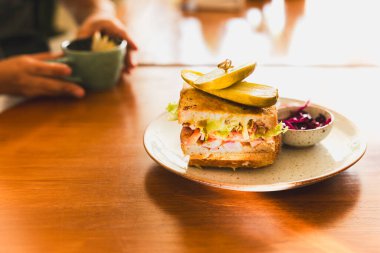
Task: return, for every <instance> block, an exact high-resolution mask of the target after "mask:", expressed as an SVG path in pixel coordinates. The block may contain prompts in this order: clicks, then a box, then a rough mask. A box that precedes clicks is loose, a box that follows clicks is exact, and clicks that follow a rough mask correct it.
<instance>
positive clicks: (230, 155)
mask: <svg viewBox="0 0 380 253" xmlns="http://www.w3.org/2000/svg"><path fill="white" fill-rule="evenodd" d="M178 121H179V123H181V124H182V126H183V128H182V131H181V148H182V151H183V152H184V154H186V155H189V156H190V162H189V165H194V166H211V167H231V168H238V167H250V168H257V167H262V166H266V165H270V164H272V163H273V162H274V161H275V159H276V157H277V155H278V153H279V150H280V143H281V140H280V138H281V137H280V133H281V129H282V127H281V124H278V122H277V109H276V107H275V106H270V107H266V108H256V107H250V106H244V105H240V104H237V103H234V102H230V101H227V100H224V99H221V98H218V97H215V96H212V95H209V94H207V93H205V92H202V91H200V90H197V89H194V88H192V87H191V86H189V85H187V84H185V85H184V87H183V89H182V91H181V97H180V101H179V106H178Z"/></svg>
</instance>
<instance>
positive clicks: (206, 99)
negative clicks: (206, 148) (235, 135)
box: [178, 84, 277, 128]
mask: <svg viewBox="0 0 380 253" xmlns="http://www.w3.org/2000/svg"><path fill="white" fill-rule="evenodd" d="M178 112H179V113H178V122H179V123H180V124H183V123H187V122H190V121H202V120H207V119H239V121H241V122H247V121H248V120H250V119H252V120H253V121H255V122H262V123H263V124H264V125H265V126H266V127H267V128H273V127H275V126H276V125H277V109H276V106H275V105H273V106H270V107H266V108H257V107H252V106H244V105H240V104H237V103H234V102H230V101H227V100H225V99H222V98H218V97H215V96H213V95H209V94H207V93H205V92H203V91H201V90H197V89H195V88H193V87H191V86H190V85H188V84H185V85H184V87H183V89H182V91H181V97H180V101H179V105H178Z"/></svg>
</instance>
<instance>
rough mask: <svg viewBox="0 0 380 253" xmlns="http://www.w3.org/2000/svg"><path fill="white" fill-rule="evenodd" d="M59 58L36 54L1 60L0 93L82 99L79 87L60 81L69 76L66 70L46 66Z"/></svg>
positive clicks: (62, 66) (49, 65) (82, 94)
mask: <svg viewBox="0 0 380 253" xmlns="http://www.w3.org/2000/svg"><path fill="white" fill-rule="evenodd" d="M58 56H59V54H54V53H39V54H31V55H22V56H15V57H10V58H8V59H5V60H0V93H6V94H13V95H23V96H27V97H37V96H62V95H66V96H67V95H68V96H74V97H77V98H80V97H83V96H84V95H85V91H84V89H83V88H82V87H80V86H78V85H77V84H75V83H72V82H68V81H64V80H61V79H59V77H65V76H69V75H70V74H71V68H70V67H69V66H67V65H65V64H62V63H56V62H47V60H51V59H55V58H57V57H58Z"/></svg>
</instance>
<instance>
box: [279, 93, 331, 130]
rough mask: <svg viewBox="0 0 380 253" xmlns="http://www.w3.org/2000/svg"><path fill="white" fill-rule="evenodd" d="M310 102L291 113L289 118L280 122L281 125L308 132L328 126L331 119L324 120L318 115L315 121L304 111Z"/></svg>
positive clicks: (324, 118) (323, 117)
mask: <svg viewBox="0 0 380 253" xmlns="http://www.w3.org/2000/svg"><path fill="white" fill-rule="evenodd" d="M309 104H310V100H309V101H307V102H306V103H305V104H304V105H303V106H301V107H300V108H298V109H297V110H296V111H293V112H291V114H290V116H289V117H287V118H286V119H284V120H282V123H283V124H284V125H285V126H287V127H288V129H293V130H309V129H316V128H320V127H323V126H326V125H328V124H329V123H330V122H331V118H328V119H326V117H325V116H323V115H322V114H319V115H318V116H317V117H316V118H315V119H314V118H313V117H312V116H311V115H310V114H309V113H308V112H306V111H305V109H306V108H307V107H308V106H309Z"/></svg>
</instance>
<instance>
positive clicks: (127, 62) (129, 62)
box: [123, 50, 137, 73]
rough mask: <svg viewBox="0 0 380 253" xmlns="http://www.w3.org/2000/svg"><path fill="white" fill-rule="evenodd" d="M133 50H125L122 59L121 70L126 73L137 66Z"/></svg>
mask: <svg viewBox="0 0 380 253" xmlns="http://www.w3.org/2000/svg"><path fill="white" fill-rule="evenodd" d="M135 58H136V57H135V51H132V50H127V53H126V56H125V59H124V69H123V71H124V72H126V73H130V71H131V70H132V69H133V68H135V67H136V66H137V62H136V59H135Z"/></svg>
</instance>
